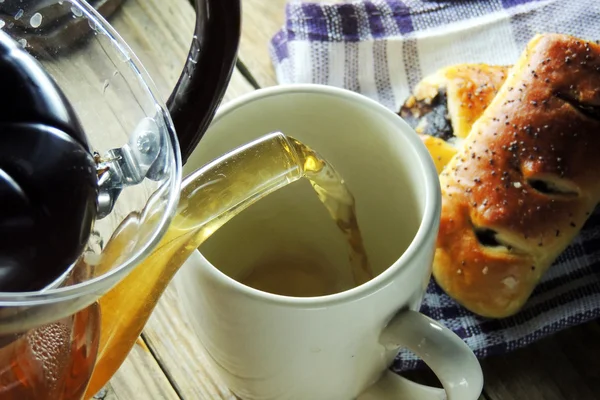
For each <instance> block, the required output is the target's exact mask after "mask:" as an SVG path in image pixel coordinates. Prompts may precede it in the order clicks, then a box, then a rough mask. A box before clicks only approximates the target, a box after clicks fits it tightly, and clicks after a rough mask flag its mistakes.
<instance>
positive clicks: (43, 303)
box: [0, 0, 240, 399]
mask: <svg viewBox="0 0 600 400" xmlns="http://www.w3.org/2000/svg"><path fill="white" fill-rule="evenodd" d="M121 3H123V0H94V1H90V3H88V2H85V1H79V0H71V1H67V0H64V1H63V0H23V1H21V0H19V1H14V0H5V1H2V2H0V29H1V30H2V31H3V35H4V37H9V38H10V39H11V41H12V43H11V46H13V47H14V49H13V50H14V52H15V53H14V54H13V55H15V54H17V53H18V52H19V51H24V52H26V53H28V55H30V56H32V57H33V58H34V59H35V60H36V62H38V63H39V64H40V65H41V66H42V67H43V70H44V71H45V72H46V73H47V74H48V76H49V77H51V81H52V82H54V83H55V84H56V86H57V87H58V88H60V91H58V92H59V93H62V94H64V97H65V98H66V99H67V100H68V102H69V103H70V104H71V105H72V106H73V109H74V111H73V113H74V114H75V115H76V119H78V121H77V123H78V124H79V125H80V126H79V128H81V131H82V132H85V136H87V138H85V139H87V140H79V141H78V139H77V134H74V135H70V136H71V137H72V138H75V139H73V140H74V142H75V143H76V144H78V145H80V147H81V148H78V150H77V151H79V152H81V153H82V154H84V157H83V159H85V162H87V163H88V164H86V165H85V166H84V167H85V169H90V168H96V171H94V172H95V174H97V178H98V181H97V182H96V183H97V186H94V185H92V186H94V187H93V188H92V191H95V190H97V192H96V193H94V196H96V198H95V199H94V205H95V206H96V208H97V209H96V210H94V211H95V212H96V213H97V214H96V215H95V219H94V215H91V216H90V223H89V224H87V223H86V224H83V225H85V226H84V228H82V229H83V230H85V229H88V230H90V231H89V236H88V235H84V236H85V237H86V238H87V240H81V249H79V250H81V251H80V253H81V255H80V256H79V257H78V258H77V259H76V261H75V262H73V263H72V264H71V265H70V266H69V268H68V270H67V271H66V272H65V273H64V274H63V275H62V276H60V277H59V279H58V280H57V281H56V282H53V284H51V285H49V286H46V287H43V288H42V289H40V290H38V289H37V288H33V289H32V288H28V287H24V288H23V289H20V288H19V289H18V290H5V291H2V289H0V366H2V367H3V368H2V370H1V371H0V397H2V398H19V399H20V398H39V399H44V398H52V399H60V398H68V399H73V398H75V399H76V398H81V397H82V396H84V394H85V397H90V396H92V395H93V394H94V393H95V392H94V391H95V390H98V389H99V388H100V387H101V386H102V385H104V384H105V383H106V381H107V380H108V379H109V378H110V377H111V376H112V374H113V373H114V372H115V371H116V369H117V368H118V367H119V365H120V364H121V362H122V361H123V360H124V358H125V356H126V355H127V353H128V352H129V350H130V349H131V346H132V345H133V343H134V341H135V339H136V338H137V336H138V335H139V333H140V331H141V329H142V327H143V325H144V324H145V322H146V320H147V318H148V316H149V315H150V312H151V311H152V309H153V307H154V305H155V304H156V301H157V300H158V297H159V296H160V293H162V291H163V290H164V288H165V287H166V285H167V283H168V280H169V279H170V278H169V273H162V272H161V273H158V272H157V273H156V274H154V275H153V276H155V277H158V278H160V279H158V281H155V280H152V282H149V281H148V280H145V281H143V282H141V281H139V280H137V279H135V274H134V272H135V271H136V269H135V267H136V266H138V265H139V264H140V263H142V262H143V261H144V260H146V259H147V258H148V256H149V255H151V254H152V253H153V251H155V250H156V249H157V246H158V248H159V247H160V246H159V243H161V239H162V238H163V236H164V235H165V233H167V232H168V228H169V224H170V223H171V221H172V219H173V216H174V215H175V212H176V209H177V204H178V200H179V193H180V188H181V166H182V163H183V162H185V160H186V158H187V156H188V155H189V154H190V153H191V151H192V150H193V149H194V147H195V146H196V145H197V143H198V141H199V140H200V138H201V136H202V134H203V132H204V130H205V129H206V128H207V126H208V124H209V123H210V121H211V119H212V116H213V115H214V112H215V111H216V108H217V106H218V104H219V102H220V100H221V98H222V96H223V94H224V92H225V88H226V85H227V83H228V81H229V77H230V75H231V72H232V70H233V67H234V64H235V57H236V50H237V44H238V39H239V28H240V27H239V23H240V5H239V0H195V1H194V5H195V9H196V12H197V15H196V26H195V34H194V37H193V39H192V44H191V47H190V51H189V55H188V59H187V61H186V63H185V67H184V70H183V72H182V74H181V76H180V78H179V80H178V82H177V84H176V86H175V88H174V90H173V92H172V94H171V96H170V97H169V98H168V99H167V101H166V102H164V101H163V100H162V99H161V98H160V96H159V95H158V94H157V90H156V89H155V87H154V85H153V83H152V80H151V79H150V77H149V76H148V74H147V72H146V71H145V69H144V68H143V66H142V65H141V64H140V62H139V60H138V59H137V58H136V56H135V54H133V52H132V51H131V49H130V48H129V47H128V46H127V44H126V43H125V42H124V41H123V40H122V39H121V37H120V36H119V34H118V33H117V32H116V31H115V30H114V29H113V28H112V27H111V25H110V24H108V22H107V21H106V20H105V19H104V17H103V15H104V16H109V15H111V14H112V13H113V12H115V11H116V10H117V9H118V8H119V6H120V5H121ZM17 47H18V49H17ZM13 50H11V51H13ZM17 55H18V54H17ZM3 77H4V78H6V75H4V76H3ZM3 77H2V76H0V79H2V78H3ZM34 92H35V90H34ZM43 93H48V92H47V91H46V90H45V89H44V87H42V86H40V87H39V94H40V96H41V95H42V94H43ZM4 95H6V93H5V94H4ZM9 104H10V103H9ZM7 114H9V115H13V116H14V113H8V112H7ZM67 114H69V113H67ZM0 122H4V121H0ZM75 125H77V124H75ZM63 127H64V126H63ZM21 139H22V137H21ZM21 139H19V140H21ZM0 140H7V138H6V137H5V138H4V139H1V138H0ZM22 143H24V145H23V146H26V145H31V144H32V142H27V141H22ZM43 146H44V144H43V143H42V145H40V146H37V147H39V148H43ZM33 147H35V146H33ZM33 147H32V148H33ZM37 147H36V148H37ZM72 153H73V151H71V150H69V154H72ZM15 154H16V153H15ZM36 154H37V153H36ZM40 155H43V153H40V154H38V155H37V159H35V158H34V161H32V163H35V162H36V161H35V160H40V162H41V161H43V160H44V159H43V157H40ZM13 156H14V154H13ZM0 158H1V157H0ZM13 158H14V157H13ZM0 164H2V160H0ZM72 166H73V165H72ZM1 169H2V168H1V166H0V170H1ZM92 175H94V174H92ZM39 176H40V173H39V172H36V173H33V174H31V177H39ZM87 176H88V177H89V176H90V175H89V174H88V175H87ZM0 181H1V182H0V186H2V184H5V185H4V186H6V182H9V180H6V179H4V180H2V179H0ZM9 183H11V184H12V183H15V182H9ZM13 186H14V185H13ZM63 186H64V187H62V188H60V187H58V186H55V185H53V186H51V187H50V189H54V190H55V191H57V190H60V193H56V192H55V193H54V194H56V195H57V197H56V198H59V196H58V194H65V193H64V192H67V191H68V190H69V185H63ZM75 186H76V185H71V188H73V187H75ZM13 188H14V187H13ZM76 188H77V189H79V186H77V187H76ZM0 189H2V187H0ZM72 191H73V192H76V191H77V190H74V189H72ZM50 192H51V191H50ZM65 195H68V193H67V194H65ZM40 198H43V199H47V198H49V196H47V195H44V196H41V197H40ZM82 219H83V217H82V218H79V217H78V218H75V220H77V221H81V220H82ZM61 228H64V229H66V227H65V226H59V227H58V229H56V227H54V228H53V229H54V231H56V232H58V235H55V234H54V233H53V235H50V237H48V242H53V241H54V242H56V243H54V242H53V246H54V248H56V246H60V240H64V238H60V236H61V235H60V233H61V232H60V229H61ZM42 234H46V236H48V234H47V233H46V232H42ZM55 236H56V237H59V239H58V240H55V239H56V237H55ZM21 239H23V238H21ZM43 239H44V236H43V235H42V236H41V240H42V241H43ZM124 239H126V240H124ZM14 240H19V239H18V238H17V237H16V236H15V239H14ZM119 246H120V247H119ZM34 247H35V246H34ZM114 248H118V251H112V252H111V251H110V249H114ZM34 250H35V249H34ZM140 268H143V266H140ZM137 270H139V268H138V269H137ZM132 271H133V272H132ZM129 277H131V278H129ZM126 282H129V283H126ZM142 286H144V288H142ZM150 286H151V288H150ZM123 288H126V289H127V290H123ZM9 289H11V288H9ZM12 289H14V288H12ZM144 296H150V297H151V299H150V300H148V301H145V302H144V301H141V302H144V304H145V305H144V310H138V311H139V314H137V315H136V318H135V322H131V321H119V322H118V323H117V320H115V319H112V320H111V318H112V317H113V316H114V314H112V315H111V310H110V306H106V305H105V306H103V303H104V304H109V305H111V306H114V305H118V304H122V303H123V301H124V300H125V301H128V299H131V298H133V297H136V298H139V299H141V300H144ZM133 303H135V302H132V301H130V305H132V307H133ZM115 310H116V308H115ZM113 311H114V310H113ZM111 321H112V322H111ZM109 326H110V327H111V329H110V330H107V329H108V328H107V327H109ZM117 327H118V329H116V328H117ZM120 334H127V335H126V336H127V339H125V340H123V341H121V342H120V343H119V345H118V346H117V347H118V348H117V347H115V342H114V341H111V340H110V338H111V337H113V338H115V337H117V336H119V335H120ZM121 338H122V337H121ZM103 366H104V367H103ZM93 371H95V372H93ZM92 372H93V374H92ZM90 382H91V384H90ZM86 393H87V394H86Z"/></svg>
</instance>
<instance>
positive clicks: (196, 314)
mask: <svg viewBox="0 0 600 400" xmlns="http://www.w3.org/2000/svg"><path fill="white" fill-rule="evenodd" d="M273 131H281V132H283V133H285V134H287V135H290V136H293V137H295V138H297V139H298V140H300V141H301V142H303V143H305V144H307V145H308V146H310V147H312V148H313V149H315V150H316V151H317V152H319V153H320V154H321V155H322V156H323V157H324V158H325V159H326V160H328V161H329V162H331V163H332V164H333V165H334V167H335V168H336V170H337V171H338V172H339V173H340V174H341V175H342V177H344V179H345V181H346V184H347V185H348V187H349V189H350V191H351V192H352V193H353V195H354V197H355V200H356V211H357V215H358V222H359V225H360V228H361V231H362V234H363V239H364V242H365V246H366V250H367V252H368V255H369V259H370V261H371V264H372V267H373V269H374V272H375V273H376V274H377V276H376V277H375V278H374V279H372V280H370V281H369V282H367V283H365V284H363V285H360V286H358V287H355V288H352V289H350V290H347V291H344V292H341V293H336V294H331V295H327V296H321V297H289V296H280V295H275V294H271V293H266V292H262V291H259V290H256V289H253V288H251V287H248V286H245V285H243V284H241V283H239V282H238V281H236V280H235V279H233V278H236V277H240V276H242V275H243V274H245V273H247V271H248V269H249V268H252V267H253V266H255V265H256V263H257V262H260V260H262V259H264V257H265V256H266V255H268V254H269V253H281V252H285V251H291V249H294V248H296V249H297V248H301V249H304V251H305V252H307V253H310V254H312V255H314V254H317V255H318V257H321V258H323V259H324V260H329V261H330V265H331V263H334V264H335V262H334V261H331V260H340V259H343V258H344V257H345V256H344V254H347V253H345V252H346V251H347V248H346V246H347V244H346V242H345V241H344V238H343V236H342V235H341V234H340V233H339V231H338V230H337V228H336V226H335V223H334V222H333V221H332V220H331V218H329V217H328V215H327V213H326V211H325V209H324V207H323V206H322V204H321V203H320V202H319V201H318V200H317V197H316V195H315V193H314V191H313V190H312V189H311V186H310V185H309V184H308V183H307V182H306V181H305V180H301V181H299V182H296V183H293V184H291V185H289V186H288V187H285V188H283V189H281V190H279V191H277V192H275V193H273V194H271V195H269V196H267V197H266V198H264V199H262V200H261V201H259V202H257V203H256V204H254V205H253V206H251V207H250V208H249V209H247V210H246V211H244V212H243V213H242V214H240V215H238V216H237V217H235V218H234V219H233V220H231V221H230V222H228V223H227V224H226V225H225V226H223V227H222V228H220V229H219V230H218V231H217V232H215V233H214V234H213V236H212V237H211V238H209V239H208V240H207V241H206V242H205V243H204V244H203V245H202V246H201V248H200V250H201V253H202V254H200V252H195V253H194V254H193V255H192V256H191V257H190V258H189V259H188V260H187V262H186V264H185V265H184V266H183V267H182V269H181V270H180V271H179V273H178V274H177V276H176V278H175V281H176V285H177V289H178V291H179V293H180V296H181V299H182V307H183V308H184V309H185V312H186V313H187V315H188V316H189V318H190V320H191V323H192V325H193V327H194V329H195V331H196V333H197V335H198V337H199V338H200V340H201V342H202V344H203V346H204V347H205V348H206V350H207V352H208V353H209V355H210V358H211V359H212V361H213V362H214V365H215V366H216V368H217V369H218V371H219V373H220V376H221V377H222V379H223V380H224V382H225V383H226V384H227V385H228V386H229V388H230V389H231V390H232V391H233V392H234V393H235V394H236V395H237V396H239V397H240V398H242V399H257V400H258V399H261V400H263V399H264V400H270V399H300V400H321V399H323V400H330V399H331V400H346V399H355V398H357V397H358V398H361V399H383V398H390V399H443V398H446V396H447V398H448V399H451V400H475V399H477V398H478V397H479V395H480V393H481V390H482V385H483V378H482V372H481V368H480V366H479V363H478V361H477V359H476V358H475V356H474V355H473V353H472V352H471V350H470V349H469V348H468V347H467V346H466V345H465V344H464V343H463V342H462V340H460V339H459V338H458V337H457V336H455V335H454V334H453V333H452V332H451V331H449V330H448V329H447V328H445V327H443V326H442V325H440V324H439V323H437V322H435V321H433V320H431V319H429V318H428V317H426V316H424V315H422V314H420V313H418V312H417V311H415V310H418V308H419V305H420V302H421V299H422V296H423V293H424V290H425V288H426V285H427V283H428V281H429V279H430V274H431V263H432V259H433V252H434V246H435V238H436V234H437V232H438V224H439V214H440V207H441V205H440V203H441V198H440V189H439V182H438V177H437V174H436V170H435V167H434V164H433V162H432V160H431V158H430V156H429V154H428V153H427V150H426V148H425V146H424V145H423V144H422V143H421V141H420V139H419V138H418V137H417V135H416V133H414V131H413V130H412V129H411V128H410V127H409V126H408V125H407V124H406V123H405V122H404V121H403V120H401V119H400V118H399V117H398V116H397V115H396V114H394V113H393V112H391V111H389V110H387V109H385V108H384V107H383V106H381V105H379V104H378V103H376V102H374V101H372V100H370V99H368V98H366V97H364V96H361V95H358V94H356V93H353V92H349V91H346V90H341V89H337V88H332V87H325V86H319V85H294V86H279V87H274V88H268V89H263V90H258V91H255V92H253V93H250V94H249V95H246V96H243V97H241V98H239V99H237V100H236V101H233V102H231V103H229V104H227V105H226V106H224V107H223V108H222V109H221V110H220V111H219V112H218V114H217V116H216V117H215V119H214V121H213V123H212V125H211V127H210V128H209V130H208V131H207V133H206V135H205V137H204V138H203V139H202V141H201V142H200V145H199V146H198V147H197V149H196V150H195V152H194V154H193V155H192V156H191V157H190V159H189V161H188V164H187V165H186V170H187V171H184V172H186V173H189V172H191V171H193V170H195V169H197V168H199V167H200V166H202V165H203V164H205V163H207V162H208V161H210V160H211V159H213V158H215V157H217V156H219V155H221V154H224V153H225V152H227V151H229V150H231V149H233V148H234V147H236V146H239V145H242V144H244V143H247V142H249V141H251V140H253V139H256V138H258V137H259V136H262V135H264V134H266V133H269V132H273ZM299 256H302V254H300V255H299ZM329 261H328V262H329ZM282 267H285V266H282ZM334 268H335V266H334ZM339 268H342V267H339ZM337 272H340V273H342V271H337ZM403 347H407V348H409V349H410V350H412V351H413V352H414V353H416V354H417V355H418V356H420V357H421V358H422V359H423V360H424V361H425V362H426V363H427V364H428V365H429V366H430V367H431V368H432V370H433V371H434V372H435V373H436V375H437V376H438V378H439V379H440V381H441V382H442V384H443V387H444V390H441V389H435V388H431V387H426V386H422V385H419V384H416V383H413V382H410V381H408V380H406V379H404V378H402V377H400V376H398V375H395V374H393V373H391V372H389V371H388V370H387V367H388V366H389V365H390V364H391V362H392V360H393V359H394V357H395V356H396V354H397V353H398V351H399V349H400V348H403Z"/></svg>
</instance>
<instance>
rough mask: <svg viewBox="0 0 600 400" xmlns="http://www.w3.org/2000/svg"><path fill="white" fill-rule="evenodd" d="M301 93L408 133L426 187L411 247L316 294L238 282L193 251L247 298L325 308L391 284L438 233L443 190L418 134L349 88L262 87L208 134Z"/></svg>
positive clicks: (231, 105) (230, 106)
mask: <svg viewBox="0 0 600 400" xmlns="http://www.w3.org/2000/svg"><path fill="white" fill-rule="evenodd" d="M301 93H304V94H306V93H308V94H325V95H330V96H332V97H335V98H338V99H339V98H344V99H347V100H351V101H353V102H355V103H359V104H361V105H364V106H365V107H368V108H370V109H371V110H374V111H375V112H377V113H379V114H382V115H383V116H384V117H385V118H388V119H390V120H393V121H394V122H393V123H394V124H395V125H397V127H398V129H399V130H400V131H402V133H401V134H404V135H405V138H406V139H407V140H408V142H409V145H410V146H411V147H412V150H413V151H414V152H415V153H416V155H417V159H418V161H419V165H418V167H419V170H420V171H421V174H422V175H423V178H424V187H425V196H424V197H425V207H424V209H423V217H422V218H421V222H420V224H419V228H418V229H417V232H416V234H415V235H414V237H413V239H412V240H411V242H410V244H409V246H408V247H407V248H406V250H405V251H404V252H403V253H402V254H401V255H400V256H399V257H398V258H397V259H396V260H395V261H394V262H393V263H392V264H391V265H390V266H389V267H387V268H386V269H385V270H384V271H383V272H382V273H380V274H379V275H377V276H376V277H374V278H373V279H371V280H369V281H368V282H365V283H363V284H362V285H359V286H355V287H353V288H351V289H348V290H345V291H343V292H338V293H333V294H328V295H325V296H314V297H293V296H285V295H280V294H274V293H269V292H264V291H262V290H258V289H254V288H252V287H250V286H247V285H244V284H243V283H241V282H238V281H236V280H235V279H233V278H231V277H229V276H228V275H227V274H225V273H224V272H222V271H221V270H220V269H219V268H217V267H216V266H215V265H213V264H212V263H211V262H210V261H209V260H207V259H206V257H204V255H203V254H202V252H201V251H200V250H198V249H196V250H195V252H194V253H197V255H199V256H200V257H201V259H202V261H204V263H206V265H207V266H209V267H208V268H206V267H203V268H205V269H206V270H207V271H206V272H207V273H209V274H210V275H211V277H212V278H213V279H216V280H217V281H220V283H221V284H223V285H225V286H227V287H229V288H230V289H233V290H236V291H238V292H239V293H241V294H243V295H245V296H247V297H251V298H254V299H258V300H261V301H267V302H271V303H277V304H281V305H286V306H301V307H323V306H331V305H334V304H339V303H346V302H351V301H355V300H358V299H360V298H364V297H366V296H368V295H369V294H371V293H374V292H377V291H378V290H380V289H382V288H383V287H385V286H387V285H389V284H390V283H391V281H392V280H393V279H394V278H395V277H396V275H398V274H399V273H400V272H401V271H402V270H403V268H404V266H405V265H406V264H408V263H409V261H410V260H411V259H413V258H414V257H415V256H416V255H417V254H418V252H419V251H420V250H419V249H420V248H421V247H423V244H424V242H426V241H427V239H429V238H430V236H431V235H432V234H436V235H437V230H438V228H437V227H438V226H439V221H440V214H441V189H440V183H439V178H438V174H437V170H436V168H435V165H434V163H433V160H432V158H431V156H430V154H429V151H428V150H427V148H426V147H425V145H424V144H423V142H422V141H421V140H420V139H419V137H418V135H417V133H416V132H415V131H414V130H413V129H412V128H411V127H410V126H409V125H408V124H407V123H406V122H405V121H404V120H403V119H402V118H401V117H400V116H399V115H397V114H396V113H394V112H393V111H391V110H390V109H388V108H386V107H385V106H383V105H382V104H380V103H378V102H376V101H375V100H373V99H370V98H369V97H367V96H365V95H362V94H360V93H357V92H353V91H350V90H348V89H343V88H338V87H334V86H328V85H322V84H285V85H278V86H271V87H267V88H259V89H256V90H254V91H252V92H249V93H246V94H244V95H242V96H240V97H237V98H236V99H234V100H232V101H230V102H228V103H227V104H225V105H223V106H222V107H221V108H220V109H219V110H218V111H217V113H216V114H215V117H214V118H213V120H212V122H211V125H210V126H209V127H208V129H207V133H208V131H210V129H211V127H212V126H213V125H214V124H216V123H218V122H219V121H220V120H221V119H223V118H225V117H226V116H227V115H229V114H231V113H232V112H234V111H236V110H238V109H240V108H241V107H244V106H245V105H248V104H250V103H253V102H256V101H261V100H263V99H265V98H268V97H275V96H281V95H289V94H301ZM200 145H201V143H200ZM192 154H193V153H192ZM190 157H192V156H190ZM184 179H185V178H184Z"/></svg>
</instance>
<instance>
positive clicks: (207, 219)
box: [86, 133, 303, 398]
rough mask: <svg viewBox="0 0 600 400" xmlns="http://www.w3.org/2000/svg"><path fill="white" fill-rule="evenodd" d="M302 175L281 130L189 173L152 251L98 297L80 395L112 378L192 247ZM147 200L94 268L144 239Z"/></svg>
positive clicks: (148, 222)
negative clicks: (91, 363) (94, 338)
mask: <svg viewBox="0 0 600 400" xmlns="http://www.w3.org/2000/svg"><path fill="white" fill-rule="evenodd" d="M302 176H303V165H302V161H301V158H300V157H299V155H298V153H297V152H296V147H295V145H294V142H293V141H291V140H289V139H288V137H286V136H285V135H283V134H282V133H272V134H269V135H266V136H263V137H261V138H259V139H257V140H255V141H253V142H251V143H249V144H246V145H244V146H242V147H239V148H237V149H235V150H233V151H231V152H229V153H227V154H225V155H223V156H222V157H219V158H217V159H215V160H214V161H212V162H210V163H209V164H207V165H206V166H204V167H202V168H201V169H199V170H197V171H196V172H194V173H193V174H191V175H190V176H188V177H187V178H186V179H185V180H184V181H183V185H182V191H181V195H180V200H179V206H178V208H177V213H176V215H175V216H174V217H173V220H172V221H171V224H170V226H169V228H168V230H167V232H166V234H165V235H164V236H163V238H162V240H161V241H160V243H159V244H158V246H156V248H155V249H154V250H153V252H152V253H151V254H150V255H149V256H148V257H146V258H145V259H144V261H142V262H141V263H140V265H138V266H137V267H136V268H135V269H134V270H133V271H132V272H131V273H130V274H129V275H128V276H127V277H126V278H125V279H123V280H122V281H121V282H120V283H119V284H118V285H116V286H115V287H114V288H112V289H111V290H110V291H109V292H108V293H106V294H105V295H104V296H103V297H101V298H100V300H99V303H100V308H101V313H102V327H101V329H100V332H101V333H100V345H99V349H98V357H97V364H96V367H95V369H94V373H93V375H92V378H91V381H90V385H89V388H88V391H87V393H86V398H87V397H90V396H93V395H94V394H95V393H96V392H98V391H99V390H100V389H101V388H102V387H103V386H104V385H105V384H106V382H108V380H109V379H110V378H111V377H112V375H113V374H114V373H115V371H116V370H117V369H118V368H119V366H120V365H121V363H122V362H123V361H124V360H125V358H126V357H127V354H128V353H129V351H130V350H131V348H132V347H133V345H134V344H135V341H136V340H137V338H138V336H139V335H140V333H141V332H142V329H143V327H144V325H145V324H146V322H147V321H148V318H149V317H150V315H151V313H152V311H153V310H154V307H155V306H156V304H157V302H158V300H159V298H160V296H161V295H162V293H163V292H164V290H165V289H166V287H167V285H168V284H169V282H170V281H171V279H172V278H173V276H174V275H175V273H176V272H177V270H178V269H179V268H180V267H181V266H182V265H183V263H184V262H185V261H186V260H187V259H188V257H189V256H190V255H191V254H192V252H193V251H194V250H196V249H197V248H198V247H199V246H200V245H201V244H202V242H204V241H205V240H206V239H207V238H208V237H209V236H210V235H211V234H212V233H214V232H215V231H216V230H217V229H219V227H221V226H222V225H223V224H225V223H226V222H227V221H229V220H230V219H231V218H233V217H234V216H235V215H237V214H239V213H240V212H241V211H243V210H244V209H246V208H248V207H249V206H250V205H252V204H254V203H255V202H257V201H258V200H260V199H261V198H263V197H265V196H267V195H268V194H269V193H272V192H273V191H275V190H277V189H279V188H281V187H283V186H285V185H287V184H289V183H292V182H294V181H296V180H298V179H300V178H301V177H302ZM152 204H153V203H152V202H149V203H148V208H147V209H146V210H144V212H143V213H142V214H141V215H135V216H133V218H127V219H126V220H125V221H124V222H123V226H122V229H117V231H116V232H115V234H114V235H113V237H112V238H111V240H110V241H109V243H108V244H107V246H106V248H105V250H104V251H103V254H102V260H101V261H100V264H101V265H99V266H98V267H96V268H98V270H99V271H103V270H107V269H110V265H102V264H103V263H104V264H113V263H114V262H115V260H117V259H118V257H119V254H122V253H123V251H122V250H123V248H125V247H127V246H135V243H138V242H143V241H144V237H143V235H144V231H147V230H146V229H143V227H144V226H149V225H152V220H153V218H156V217H155V216H156V215H157V213H153V212H152Z"/></svg>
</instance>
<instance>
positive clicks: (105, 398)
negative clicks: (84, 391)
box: [92, 383, 119, 400]
mask: <svg viewBox="0 0 600 400" xmlns="http://www.w3.org/2000/svg"><path fill="white" fill-rule="evenodd" d="M92 399H93V400H119V397H118V396H117V394H116V393H115V390H114V389H113V387H112V385H111V384H110V383H108V384H107V385H106V386H104V388H102V390H100V391H99V392H98V393H96V395H95V396H94V397H93V398H92Z"/></svg>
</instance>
